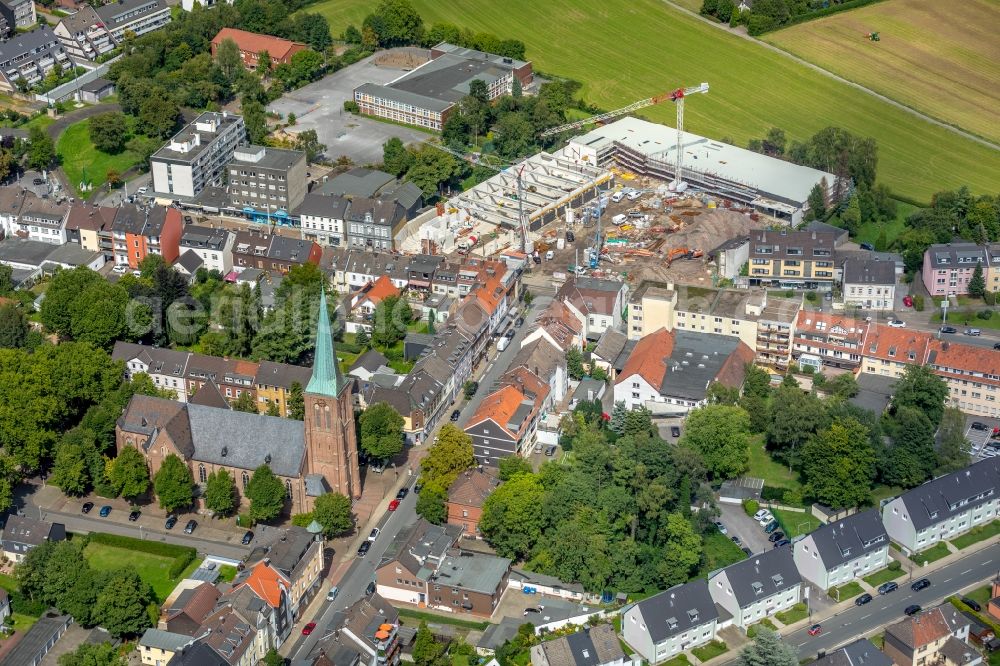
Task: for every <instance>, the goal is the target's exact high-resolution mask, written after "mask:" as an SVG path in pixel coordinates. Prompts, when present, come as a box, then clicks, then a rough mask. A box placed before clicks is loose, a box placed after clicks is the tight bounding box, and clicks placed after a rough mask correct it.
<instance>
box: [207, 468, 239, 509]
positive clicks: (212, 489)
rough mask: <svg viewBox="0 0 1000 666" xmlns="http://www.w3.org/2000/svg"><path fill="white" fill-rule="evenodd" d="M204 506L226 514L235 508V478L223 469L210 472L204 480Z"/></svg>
mask: <svg viewBox="0 0 1000 666" xmlns="http://www.w3.org/2000/svg"><path fill="white" fill-rule="evenodd" d="M205 508H207V509H209V510H210V511H213V512H215V513H216V514H217V515H220V516H228V515H229V514H230V513H232V511H233V509H235V508H236V480H235V479H233V477H232V476H230V474H229V472H227V471H226V470H225V469H220V470H219V471H217V472H212V473H211V474H209V475H208V478H207V479H206V480H205Z"/></svg>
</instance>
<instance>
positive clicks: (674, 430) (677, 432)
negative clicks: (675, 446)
mask: <svg viewBox="0 0 1000 666" xmlns="http://www.w3.org/2000/svg"><path fill="white" fill-rule="evenodd" d="M670 436H671V437H680V436H681V429H680V426H670Z"/></svg>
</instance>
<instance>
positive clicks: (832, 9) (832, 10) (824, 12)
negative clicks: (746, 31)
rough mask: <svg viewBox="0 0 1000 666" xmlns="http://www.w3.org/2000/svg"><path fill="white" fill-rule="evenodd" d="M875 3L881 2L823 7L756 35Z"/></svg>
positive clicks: (849, 1) (854, 1)
mask: <svg viewBox="0 0 1000 666" xmlns="http://www.w3.org/2000/svg"><path fill="white" fill-rule="evenodd" d="M876 2H882V0H847V2H842V3H840V4H839V5H830V6H829V7H824V8H823V9H817V10H816V11H813V12H807V13H805V14H799V15H798V16H792V17H790V18H789V19H788V20H787V21H786V22H785V23H782V24H781V25H779V26H775V27H774V28H771V29H770V30H763V31H761V32H760V33H758V34H761V35H763V34H766V33H768V32H774V31H775V30H781V29H782V28H787V27H789V26H793V25H796V24H798V23H805V22H806V21H812V20H813V19H818V18H820V17H823V16H829V15H831V14H837V13H839V12H846V11H848V10H850V9H855V8H857V7H864V6H865V5H873V4H875V3H876Z"/></svg>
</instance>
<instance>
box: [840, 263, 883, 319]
mask: <svg viewBox="0 0 1000 666" xmlns="http://www.w3.org/2000/svg"><path fill="white" fill-rule="evenodd" d="M841 282H842V284H841V293H842V294H843V303H844V306H845V307H857V308H861V309H862V310H874V311H877V312H891V311H892V310H893V309H894V308H895V302H896V301H895V299H896V262H894V261H891V260H889V259H848V260H846V261H845V262H844V270H843V277H842V280H841Z"/></svg>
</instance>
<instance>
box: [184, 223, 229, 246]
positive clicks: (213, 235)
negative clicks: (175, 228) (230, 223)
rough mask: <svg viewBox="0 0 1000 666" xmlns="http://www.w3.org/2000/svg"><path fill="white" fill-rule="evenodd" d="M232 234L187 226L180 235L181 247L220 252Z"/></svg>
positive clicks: (225, 231)
mask: <svg viewBox="0 0 1000 666" xmlns="http://www.w3.org/2000/svg"><path fill="white" fill-rule="evenodd" d="M232 233H233V232H231V231H229V230H228V229H213V228H212V227H200V226H197V225H193V224H189V225H188V226H186V227H184V233H183V234H181V243H180V244H181V247H191V248H199V249H202V248H204V249H210V250H221V249H223V248H224V247H225V246H226V241H227V240H228V239H229V236H230V235H232Z"/></svg>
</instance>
